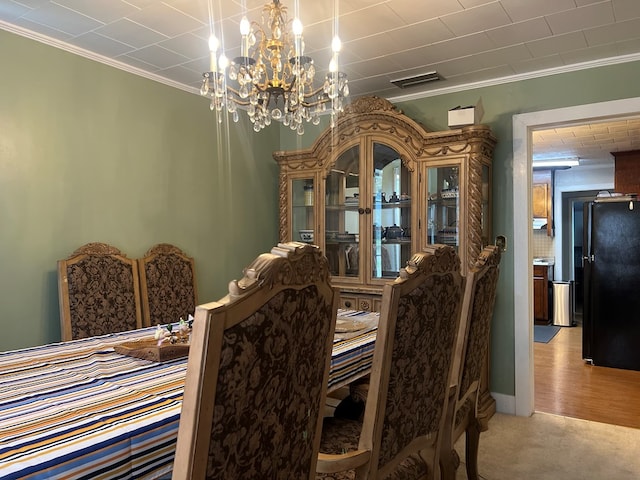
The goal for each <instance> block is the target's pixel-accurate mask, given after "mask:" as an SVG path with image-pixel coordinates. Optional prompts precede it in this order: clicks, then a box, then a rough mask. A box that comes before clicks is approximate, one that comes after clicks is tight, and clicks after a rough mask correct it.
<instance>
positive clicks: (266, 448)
mask: <svg viewBox="0 0 640 480" xmlns="http://www.w3.org/2000/svg"><path fill="white" fill-rule="evenodd" d="M338 301H339V294H338V292H337V290H335V289H334V288H333V287H332V286H331V283H330V274H329V268H328V263H327V260H326V257H325V256H324V255H323V254H322V253H321V252H320V250H319V249H318V247H317V246H315V245H310V244H303V243H298V242H290V243H285V244H279V245H278V246H277V247H274V248H273V249H272V250H271V253H266V254H262V255H260V256H259V257H258V258H257V259H256V260H255V261H254V262H253V263H252V264H251V265H249V267H247V268H246V269H245V271H244V276H243V278H242V279H241V280H239V281H235V280H234V281H232V282H231V283H230V284H229V294H228V295H227V296H226V297H224V298H223V299H221V300H219V301H218V302H212V303H208V304H205V305H200V306H198V307H197V308H196V315H195V320H194V324H193V332H192V337H191V338H192V341H191V347H190V351H189V359H188V366H187V376H186V383H185V390H184V399H183V402H182V412H181V414H180V425H179V430H178V443H177V448H176V456H175V461H174V470H173V479H174V480H187V479H190V480H191V479H193V480H197V479H203V478H207V479H235V478H256V479H258V478H259V479H282V480H289V479H292V478H295V479H303V478H305V479H312V478H314V475H315V466H316V461H317V453H318V446H319V442H320V432H321V426H322V414H323V409H324V402H325V396H326V390H327V382H328V377H329V366H330V361H331V350H332V345H333V335H334V330H335V321H336V314H337V309H338Z"/></svg>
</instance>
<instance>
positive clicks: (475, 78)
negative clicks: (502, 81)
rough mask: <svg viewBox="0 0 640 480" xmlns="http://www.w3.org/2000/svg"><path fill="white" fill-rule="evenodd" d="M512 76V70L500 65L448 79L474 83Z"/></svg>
mask: <svg viewBox="0 0 640 480" xmlns="http://www.w3.org/2000/svg"><path fill="white" fill-rule="evenodd" d="M513 74H514V71H513V69H512V68H511V67H510V66H508V65H500V66H497V67H493V68H486V69H483V70H477V71H475V72H468V73H463V74H461V75H455V76H453V77H449V78H450V79H451V80H453V81H456V80H457V81H460V82H462V83H475V82H483V81H486V80H491V79H494V78H505V77H510V76H512V75H513Z"/></svg>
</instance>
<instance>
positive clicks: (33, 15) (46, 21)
mask: <svg viewBox="0 0 640 480" xmlns="http://www.w3.org/2000/svg"><path fill="white" fill-rule="evenodd" d="M23 18H24V19H25V20H29V21H32V22H34V23H39V24H41V25H45V26H50V25H52V24H55V29H56V30H60V31H62V32H64V33H67V34H69V35H81V34H83V33H86V32H88V31H90V30H93V29H94V28H98V27H100V26H101V25H102V23H101V22H98V21H97V20H94V19H92V18H89V17H87V16H85V15H81V14H79V13H76V12H74V11H72V10H69V9H68V8H65V7H62V6H60V5H56V4H55V3H50V4H47V5H44V6H42V7H40V8H37V9H35V10H31V11H30V12H29V13H26V14H25V15H24V16H23Z"/></svg>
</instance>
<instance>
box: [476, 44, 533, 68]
mask: <svg viewBox="0 0 640 480" xmlns="http://www.w3.org/2000/svg"><path fill="white" fill-rule="evenodd" d="M473 57H475V59H476V61H477V62H478V64H479V65H480V67H481V68H486V67H490V66H492V65H506V64H510V63H512V62H518V61H521V60H523V59H527V58H533V57H532V56H531V53H530V52H529V50H528V49H527V47H526V46H525V45H523V44H520V45H512V46H510V47H504V48H498V49H496V50H490V51H488V52H482V53H478V54H476V55H473Z"/></svg>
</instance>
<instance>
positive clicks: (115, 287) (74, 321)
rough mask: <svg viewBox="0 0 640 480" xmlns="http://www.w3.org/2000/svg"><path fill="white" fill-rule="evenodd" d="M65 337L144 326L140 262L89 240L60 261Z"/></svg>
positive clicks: (76, 337)
mask: <svg viewBox="0 0 640 480" xmlns="http://www.w3.org/2000/svg"><path fill="white" fill-rule="evenodd" d="M58 293H59V300H60V321H61V330H62V340H75V339H78V338H85V337H93V336H96V335H105V334H108V333H114V332H122V331H127V330H134V329H136V328H140V327H141V326H142V314H141V309H140V293H139V285H138V264H137V263H136V261H135V259H131V258H127V257H126V255H124V254H123V253H122V252H120V250H118V249H117V248H115V247H112V246H110V245H107V244H105V243H88V244H86V245H84V246H82V247H80V248H78V249H77V250H76V251H75V252H73V254H71V256H70V257H68V258H67V259H65V260H60V261H58Z"/></svg>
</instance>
